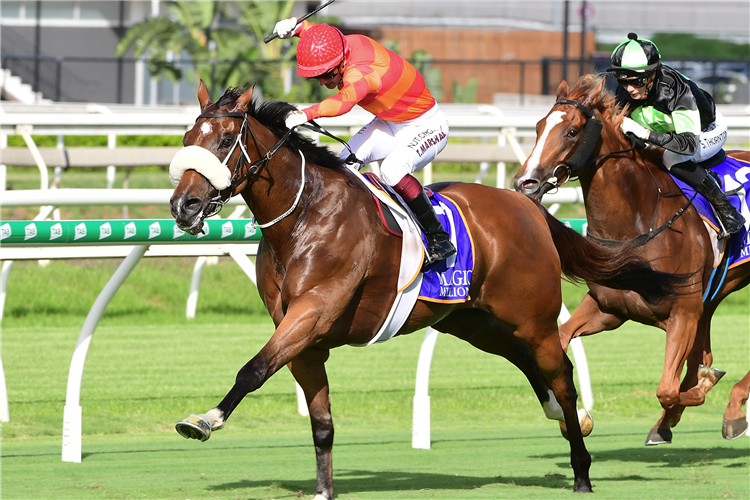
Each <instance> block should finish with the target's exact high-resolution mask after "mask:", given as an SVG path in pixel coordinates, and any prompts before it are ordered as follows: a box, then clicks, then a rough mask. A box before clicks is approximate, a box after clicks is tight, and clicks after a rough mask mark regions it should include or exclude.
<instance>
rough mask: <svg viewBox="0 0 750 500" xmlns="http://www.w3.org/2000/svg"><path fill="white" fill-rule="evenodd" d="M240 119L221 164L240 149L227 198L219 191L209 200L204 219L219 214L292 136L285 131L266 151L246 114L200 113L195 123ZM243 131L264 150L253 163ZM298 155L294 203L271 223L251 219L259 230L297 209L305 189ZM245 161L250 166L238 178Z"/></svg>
mask: <svg viewBox="0 0 750 500" xmlns="http://www.w3.org/2000/svg"><path fill="white" fill-rule="evenodd" d="M225 117H226V118H241V119H242V126H241V127H240V131H239V133H238V134H237V138H236V139H235V141H234V144H233V145H232V148H231V149H230V150H229V152H228V153H227V155H226V157H225V158H224V161H223V162H221V163H222V165H227V164H228V162H229V158H231V157H232V154H233V153H234V150H235V148H236V147H237V146H239V147H240V157H239V159H238V160H237V164H236V165H235V167H234V170H233V171H232V177H231V178H230V183H229V186H228V187H227V188H226V189H228V190H229V197H228V198H227V199H226V200H224V199H222V197H221V191H219V193H218V194H217V195H216V196H214V197H213V198H211V199H210V200H209V202H208V203H209V204H208V210H207V215H205V216H204V219H206V218H208V217H211V216H213V215H216V214H217V213H219V212H220V211H221V209H222V207H223V206H224V205H225V204H226V203H227V202H229V200H230V199H231V198H232V194H233V193H234V191H235V189H237V188H238V187H239V186H240V185H241V184H242V183H243V182H245V181H246V180H247V179H248V178H250V177H251V176H253V175H255V174H256V173H258V171H260V170H262V169H264V168H266V167H267V166H268V163H269V162H270V161H271V158H272V157H273V155H274V153H276V151H278V150H279V148H280V147H281V146H282V145H283V144H284V143H285V142H286V141H287V140H288V139H289V136H290V135H292V129H289V130H287V131H286V133H285V134H284V135H283V136H282V137H281V139H279V140H278V142H277V143H276V144H274V145H273V147H272V148H271V149H267V148H266V147H265V146H264V145H263V143H262V142H260V140H259V139H258V137H257V136H256V135H255V132H253V128H252V127H251V126H250V123H248V121H247V113H201V114H200V115H198V118H196V119H195V121H196V122H197V121H198V120H199V119H200V118H225ZM245 129H247V130H248V131H249V132H250V135H252V136H253V139H255V142H256V144H260V146H261V147H262V148H263V149H265V150H266V154H264V155H263V156H261V157H260V158H258V159H257V160H255V161H252V160H251V159H250V156H249V155H248V154H247V146H246V145H245ZM300 155H301V156H302V180H301V182H300V189H299V192H298V193H297V196H296V198H295V200H294V203H293V204H292V207H291V208H290V209H289V210H287V211H286V212H284V213H283V214H282V215H281V216H279V217H277V218H276V219H274V220H272V221H271V222H268V223H265V224H258V223H257V221H256V220H255V217H253V223H254V224H255V226H256V227H259V228H261V229H264V228H267V227H270V226H272V225H274V224H276V223H277V222H278V221H280V220H281V219H283V218H284V217H286V216H288V215H289V214H290V213H292V212H293V211H294V209H295V208H296V207H297V204H298V203H299V200H300V197H301V196H302V191H303V190H304V188H305V157H304V155H302V153H301V152H300ZM245 161H247V162H248V163H249V164H250V166H248V167H247V170H246V171H245V174H244V175H242V176H241V177H240V175H241V174H242V168H243V166H244V164H245Z"/></svg>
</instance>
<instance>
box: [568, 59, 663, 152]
mask: <svg viewBox="0 0 750 500" xmlns="http://www.w3.org/2000/svg"><path fill="white" fill-rule="evenodd" d="M602 78H604V75H603V74H593V75H583V76H582V77H581V78H579V79H578V82H576V85H575V87H573V89H572V90H571V91H570V92H569V94H568V99H571V100H575V101H578V102H585V101H586V100H587V99H588V100H590V101H591V102H593V103H594V107H595V108H596V110H598V111H599V113H600V114H601V118H602V123H604V126H605V127H610V129H611V130H610V132H612V133H610V134H608V135H609V136H611V137H614V138H616V140H617V141H619V146H620V147H618V149H625V148H629V147H630V141H628V139H627V138H626V137H625V136H624V135H623V134H622V133H620V131H619V129H620V123H622V119H623V118H624V117H625V116H627V112H628V105H624V106H623V105H621V104H618V103H617V99H616V98H615V95H614V94H613V93H612V92H611V91H610V90H609V89H607V87H606V85H605V86H603V87H602V90H601V94H600V95H599V96H596V95H592V94H593V93H594V92H595V91H596V87H597V86H598V85H599V83H601V81H602ZM663 152H664V150H663V149H661V148H658V147H648V148H646V149H641V150H639V153H640V154H641V156H642V157H643V158H644V159H645V160H650V161H651V162H653V163H656V164H659V162H660V158H661V155H662V154H663Z"/></svg>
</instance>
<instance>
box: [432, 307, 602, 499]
mask: <svg viewBox="0 0 750 500" xmlns="http://www.w3.org/2000/svg"><path fill="white" fill-rule="evenodd" d="M434 326H435V328H436V329H437V330H439V331H442V332H446V333H450V334H452V335H454V336H456V337H458V338H460V339H462V340H465V341H467V342H469V343H470V344H471V345H473V346H475V347H477V348H478V349H481V350H483V351H485V352H489V353H492V354H497V355H499V356H502V357H504V358H506V359H507V360H508V361H510V362H511V363H513V364H514V365H515V366H517V367H518V368H519V369H520V370H521V371H522V372H523V374H524V375H525V376H526V378H527V379H528V380H529V382H530V383H531V386H532V387H533V388H534V392H535V393H536V395H537V398H538V399H539V402H540V403H541V404H542V407H543V408H544V410H545V414H546V415H547V416H548V418H553V419H558V417H559V415H556V413H557V412H559V411H562V414H563V418H564V419H565V421H566V422H570V424H569V425H568V440H569V442H570V450H571V465H572V467H573V473H574V475H575V484H574V490H575V491H591V482H590V480H589V468H590V467H591V456H590V455H589V453H588V451H587V450H586V446H585V445H584V443H583V434H582V433H581V428H580V425H579V423H578V415H577V411H576V406H575V403H576V399H577V394H576V391H575V386H574V385H573V365H572V364H571V363H570V361H569V360H568V359H567V357H566V356H565V353H564V352H563V350H562V347H560V342H559V335H558V332H557V325H556V323H555V322H554V321H552V322H551V328H548V329H547V330H548V332H549V333H548V334H547V335H546V337H545V338H544V339H543V340H542V341H540V339H539V338H534V339H530V340H533V342H526V343H522V342H521V341H519V339H518V338H517V337H516V335H514V333H513V332H511V330H510V329H509V328H507V327H506V326H505V325H504V324H503V323H501V322H500V321H499V320H497V319H496V318H495V317H493V316H492V315H490V314H489V313H486V312H484V311H479V310H476V309H471V310H460V311H455V312H453V313H451V314H450V315H449V316H448V317H447V318H445V319H444V320H442V321H441V322H439V323H437V324H436V325H434ZM521 339H523V340H526V339H524V338H523V336H522V337H521ZM527 346H529V347H527ZM530 349H531V351H530ZM540 356H542V357H543V363H544V364H542V363H540ZM550 388H551V390H552V393H553V396H554V398H552V397H550V393H549V391H550ZM553 399H555V400H556V401H557V403H558V405H559V406H555V405H554V403H552V400H553Z"/></svg>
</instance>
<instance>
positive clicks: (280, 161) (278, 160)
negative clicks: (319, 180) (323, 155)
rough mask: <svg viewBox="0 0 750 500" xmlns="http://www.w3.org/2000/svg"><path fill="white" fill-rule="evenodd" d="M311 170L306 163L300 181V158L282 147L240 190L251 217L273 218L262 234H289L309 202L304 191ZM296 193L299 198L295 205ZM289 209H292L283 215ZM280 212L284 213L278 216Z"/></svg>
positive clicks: (265, 220) (260, 220)
mask: <svg viewBox="0 0 750 500" xmlns="http://www.w3.org/2000/svg"><path fill="white" fill-rule="evenodd" d="M312 174H313V172H312V170H311V168H310V165H305V169H304V175H305V177H306V179H304V182H305V185H303V169H302V162H301V161H300V158H299V157H298V156H297V155H295V154H294V153H292V152H291V150H289V149H286V148H281V149H279V150H278V151H277V152H276V153H275V154H274V155H273V157H272V159H271V161H270V162H269V163H268V165H266V166H265V167H263V168H262V169H260V171H259V172H258V173H257V174H256V175H254V176H253V177H252V178H251V180H250V182H249V183H248V186H247V187H246V188H245V189H244V190H243V192H242V197H243V198H244V199H245V202H246V203H247V206H248V207H249V208H250V211H251V212H252V213H253V217H255V220H256V222H257V223H258V224H260V225H262V224H269V223H271V222H274V221H276V222H275V223H274V224H272V225H271V226H270V227H269V228H264V230H263V235H264V237H266V238H267V237H268V236H270V235H272V234H275V233H280V234H284V232H286V234H288V233H289V232H290V231H291V228H293V227H294V225H295V224H296V221H297V220H298V219H299V217H300V216H301V214H302V212H303V211H304V208H305V206H306V204H307V203H308V200H307V198H308V195H307V194H306V193H307V192H308V191H310V190H311V189H310V188H309V185H308V184H309V183H310V178H311V177H312ZM301 189H302V193H301V195H300V190H301ZM298 195H299V201H298V202H297V204H296V205H295V202H296V201H297V197H298ZM290 210H292V211H291V213H289V214H288V215H286V216H284V214H286V213H287V212H288V211H290ZM282 216H284V217H283V218H280V217H282ZM279 218H280V219H279ZM277 219H278V221H277ZM267 239H268V238H267Z"/></svg>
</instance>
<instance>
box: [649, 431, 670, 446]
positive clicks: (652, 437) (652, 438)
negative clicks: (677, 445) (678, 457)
mask: <svg viewBox="0 0 750 500" xmlns="http://www.w3.org/2000/svg"><path fill="white" fill-rule="evenodd" d="M656 444H672V431H671V430H670V429H665V428H663V427H654V428H652V429H651V432H649V433H648V437H647V438H646V446H653V445H656Z"/></svg>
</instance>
